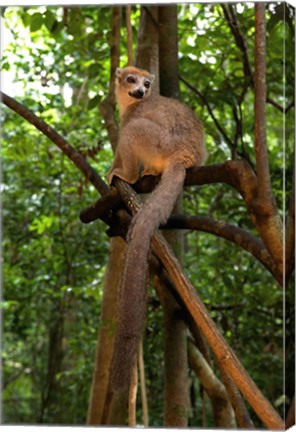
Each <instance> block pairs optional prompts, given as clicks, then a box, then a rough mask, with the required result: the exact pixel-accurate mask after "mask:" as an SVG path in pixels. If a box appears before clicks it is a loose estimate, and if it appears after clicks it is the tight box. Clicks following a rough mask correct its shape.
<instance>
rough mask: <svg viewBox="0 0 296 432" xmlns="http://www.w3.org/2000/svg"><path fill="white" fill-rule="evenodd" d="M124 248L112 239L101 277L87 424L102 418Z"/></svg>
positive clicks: (120, 242) (95, 423) (122, 243)
mask: <svg viewBox="0 0 296 432" xmlns="http://www.w3.org/2000/svg"><path fill="white" fill-rule="evenodd" d="M124 250H125V242H124V241H123V240H122V239H121V238H120V237H116V238H114V239H112V240H111V244H110V251H109V259H108V264H107V269H106V274H105V280H104V291H103V299H102V305H101V310H102V312H101V316H100V328H99V332H98V343H97V349H96V357H95V363H94V372H93V379H92V387H91V392H90V400H89V406H88V414H87V424H88V425H99V424H101V420H102V413H103V409H104V403H105V399H106V394H107V388H108V382H109V370H110V364H111V359H112V353H113V348H114V340H115V327H116V323H115V320H116V314H117V299H118V293H117V287H118V283H119V278H120V274H121V270H122V263H123V254H124ZM118 414H120V413H118ZM121 420H122V421H124V420H125V412H124V413H122V412H121ZM116 422H119V423H115V424H120V419H119V418H117V420H116Z"/></svg>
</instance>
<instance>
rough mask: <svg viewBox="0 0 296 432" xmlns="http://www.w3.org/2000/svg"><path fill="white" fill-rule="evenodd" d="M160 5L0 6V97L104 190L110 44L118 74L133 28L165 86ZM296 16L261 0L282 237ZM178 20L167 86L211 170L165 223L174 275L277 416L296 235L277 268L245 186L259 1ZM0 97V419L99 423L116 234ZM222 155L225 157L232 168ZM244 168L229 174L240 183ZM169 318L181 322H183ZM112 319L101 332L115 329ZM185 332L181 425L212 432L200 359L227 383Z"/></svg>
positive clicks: (152, 314) (194, 11) (149, 343)
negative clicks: (96, 407) (178, 271)
mask: <svg viewBox="0 0 296 432" xmlns="http://www.w3.org/2000/svg"><path fill="white" fill-rule="evenodd" d="M166 8H169V7H168V6H163V7H162V8H161V7H160V8H159V9H162V10H161V11H160V10H158V6H141V5H133V6H132V7H131V9H130V11H128V9H127V8H126V7H125V6H121V7H120V6H117V7H110V6H106V5H101V6H93V7H74V6H73V7H70V6H69V7H68V6H64V7H62V6H56V7H49V6H41V7H15V6H9V7H6V8H2V11H1V12H2V25H3V38H4V40H3V53H2V54H3V55H2V62H1V71H2V72H1V74H2V90H3V92H4V93H6V94H7V95H8V96H10V97H11V98H13V100H15V101H17V102H19V103H20V104H22V106H24V107H26V108H27V109H28V110H30V111H31V112H32V113H34V114H35V116H37V117H38V118H40V119H41V120H42V121H43V122H45V123H46V124H48V125H49V126H51V128H52V129H53V130H55V131H56V132H57V133H58V134H59V135H60V136H61V137H63V139H64V140H66V142H67V143H70V144H71V146H72V147H73V149H74V150H75V151H76V152H77V154H79V155H80V157H81V158H82V159H83V160H84V161H86V162H87V163H88V164H89V165H91V167H92V169H93V170H94V171H95V173H97V175H99V176H100V180H102V181H104V182H106V175H107V173H108V171H109V169H110V167H111V163H112V160H113V156H114V152H113V150H114V141H115V140H114V135H116V130H117V129H116V128H117V127H118V124H119V114H118V111H117V110H115V108H114V98H113V99H112V79H113V77H112V74H111V73H110V71H111V72H112V71H113V72H114V59H116V55H115V54H114V50H115V51H116V49H117V51H118V53H117V55H118V58H117V60H118V62H119V64H118V66H121V67H123V66H125V65H127V63H128V61H129V59H128V50H127V45H128V43H127V40H128V36H129V32H128V31H127V28H128V19H130V24H131V29H132V34H131V35H132V40H131V42H132V49H133V54H134V58H135V61H136V62H138V63H141V65H144V64H145V61H147V62H148V60H149V61H150V63H149V62H148V63H147V64H148V65H149V64H150V65H153V67H155V64H157V66H156V69H157V67H159V71H160V73H159V77H158V78H159V83H160V92H164V91H165V84H166V82H171V80H170V79H168V80H167V79H166V76H170V75H169V74H168V75H166V73H167V72H168V71H167V68H165V67H164V66H161V55H159V59H158V60H157V61H158V63H157V62H156V63H155V62H154V63H153V61H154V60H155V59H154V60H153V55H155V52H157V53H159V50H161V49H163V46H162V48H161V43H160V39H161V38H160V39H159V40H155V38H156V37H157V34H158V33H157V32H158V31H160V30H159V27H157V19H156V18H155V17H156V16H158V17H160V16H162V18H163V19H165V17H166V12H167V10H169V9H167V10H166ZM116 13H117V15H116ZM116 16H117V18H118V17H120V18H119V19H120V21H119V22H118V25H116V23H115V19H116ZM294 16H295V10H294V9H293V8H292V7H291V6H289V5H288V4H286V3H283V2H272V3H266V7H265V19H266V29H265V34H266V56H265V57H266V97H265V98H263V99H264V108H265V113H264V116H265V119H264V122H263V123H264V125H265V132H266V149H267V153H268V170H269V173H270V187H271V190H270V202H269V204H270V203H271V204H270V206H271V207H272V208H271V213H272V214H273V215H274V214H275V213H276V217H277V220H281V221H283V225H284V228H286V230H287V231H289V227H290V225H291V221H293V218H294V213H293V210H292V208H294V202H293V199H294V198H293V197H294V195H293V194H294V192H293V172H294V166H293V160H294V135H295V127H294V120H295V110H294V105H295V101H294V94H295V87H294V81H295V76H294V47H295V40H294V34H295V29H294V25H295V23H294ZM176 17H177V20H176V25H175V31H176V35H177V39H178V47H177V48H178V49H177V56H176V59H175V60H177V69H176V70H177V73H176V72H175V73H174V77H175V79H176V81H177V87H176V88H178V89H179V92H178V93H179V94H178V96H179V98H180V100H181V101H182V102H184V103H185V104H186V105H188V106H189V107H190V108H191V109H192V110H193V111H194V112H195V113H196V114H197V115H198V117H199V118H200V119H201V120H202V122H203V124H204V129H205V133H206V147H207V150H208V154H209V157H208V160H207V162H206V167H205V171H202V170H201V171H198V170H197V171H196V172H192V173H191V177H190V173H189V174H188V177H187V183H186V187H185V189H184V194H183V210H182V215H186V216H188V218H186V217H185V218H183V219H182V218H181V219H180V220H179V221H178V220H177V218H176V219H175V221H174V220H173V218H172V220H171V224H172V225H171V228H176V227H177V228H178V227H179V228H180V227H181V228H183V230H182V233H183V241H184V251H183V258H182V260H183V268H184V271H185V273H186V274H187V276H188V278H189V279H190V281H191V283H192V285H193V286H194V287H195V288H196V291H197V292H198V295H199V297H200V298H201V299H202V301H203V303H204V304H205V305H206V307H207V310H208V312H209V315H210V317H211V318H212V319H213V320H214V322H215V324H216V326H217V327H218V328H219V330H220V331H221V333H222V334H223V336H224V338H225V339H226V341H227V342H228V344H229V345H230V346H231V348H232V349H233V350H234V352H235V353H236V355H237V357H238V358H239V359H240V362H241V363H242V364H243V366H244V368H245V369H246V370H247V371H248V373H249V375H250V376H251V377H252V379H253V380H254V382H255V383H256V385H257V386H258V388H259V389H260V390H261V392H262V393H263V394H264V396H265V398H266V399H267V400H268V401H269V402H270V403H271V405H272V406H273V407H274V408H275V410H276V411H277V412H278V413H279V415H280V416H281V417H282V418H286V416H287V413H288V409H289V407H290V405H291V403H292V400H293V396H294V387H293V385H294V384H293V383H294V372H293V371H294V349H295V347H294V335H293V328H294V323H293V320H294V290H293V276H294V269H293V262H294V252H293V250H290V249H289V244H290V243H291V244H294V242H293V238H292V233H291V237H287V240H286V245H287V250H286V253H287V256H286V260H287V261H286V262H284V264H286V266H285V265H283V262H282V263H280V262H279V261H280V258H279V255H281V254H280V253H277V250H276V249H277V248H276V247H275V246H274V245H273V244H272V240H271V237H272V235H271V234H270V233H273V231H272V230H271V231H270V232H268V233H266V232H265V228H266V225H267V223H266V220H267V219H264V218H263V219H262V217H261V218H260V215H261V216H262V214H261V213H260V211H262V209H260V208H259V207H260V205H259V206H257V207H255V206H253V207H252V203H251V200H250V199H249V195H248V194H249V193H251V192H250V191H249V190H248V189H247V187H246V180H247V183H248V182H251V181H254V182H255V180H254V179H255V177H256V174H258V183H259V186H260V175H259V173H260V170H259V163H258V160H259V159H258V154H257V153H258V151H257V150H256V148H257V147H256V145H254V143H255V142H256V133H257V131H258V129H259V127H260V126H258V124H257V126H256V118H255V114H256V113H255V110H256V109H254V105H256V101H257V100H258V97H257V99H256V94H257V95H258V94H259V91H260V89H259V90H258V88H257V90H256V74H255V69H256V68H257V66H256V65H257V63H256V62H257V58H256V52H258V51H256V46H255V33H256V32H255V14H254V3H251V2H247V3H235V4H231V5H229V4H226V3H225V4H222V3H221V4H218V3H215V4H210V3H209V4H199V3H192V4H186V3H182V4H179V5H178V6H176ZM145 19H146V21H145ZM149 19H150V22H149ZM159 19H160V18H159ZM153 25H154V26H156V27H153ZM149 26H150V27H149ZM151 26H152V27H151ZM153 28H157V31H156V30H153ZM116 29H117V38H118V39H117V41H118V43H117V45H114V37H115V35H114V32H115V30H116ZM173 30H174V29H173ZM164 37H165V36H163V38H164ZM163 40H165V42H167V39H163ZM147 41H148V42H147ZM145 43H146V44H147V43H149V45H148V51H147V47H146V48H145ZM152 47H153V49H152ZM155 47H156V48H155ZM154 48H155V49H156V51H155V49H154ZM145 49H146V51H145ZM164 49H165V48H164ZM164 52H165V51H164ZM170 56H171V58H172V57H173V55H172V54H170V53H168V57H170ZM163 57H165V56H164V55H163ZM164 60H165V59H164ZM115 63H116V62H115ZM143 67H144V66H143ZM145 67H146V68H148V66H145ZM161 68H162V69H161ZM157 70H158V69H157ZM256 70H257V69H256ZM110 83H111V85H110ZM113 90H114V89H113ZM168 91H170V90H168ZM108 95H109V96H110V98H111V99H110V100H111V105H112V104H113V105H112V110H113V111H112V113H111V114H112V118H111V120H112V122H113V123H112V122H111V127H110V123H108V121H106V119H107V120H108V119H109V120H110V117H108V118H107V117H106V107H107V105H106V104H105V105H104V102H105V101H106V98H107V96H108ZM259 99H260V98H259ZM108 101H109V99H108ZM265 101H266V104H265ZM3 102H4V103H2V104H1V124H2V148H1V155H2V160H3V164H2V179H1V192H2V220H3V222H2V224H3V234H2V244H3V246H2V248H3V256H4V259H3V263H2V273H3V276H2V278H3V291H2V311H3V329H2V330H3V344H2V364H3V390H2V406H3V410H2V415H3V418H2V422H3V423H5V424H13V423H20V424H65V425H66V424H67V425H80V424H85V423H86V421H87V418H88V423H89V424H92V423H91V421H90V420H89V419H90V416H91V414H90V412H91V408H90V405H91V403H90V400H92V398H93V397H94V394H93V393H92V392H94V387H93V386H92V382H93V380H94V379H95V378H94V368H95V359H96V350H98V348H97V339H98V332H99V334H100V332H102V330H104V326H105V325H106V322H104V321H103V320H102V314H104V311H103V308H104V307H105V306H104V304H105V303H104V301H105V300H104V301H103V298H104V292H105V290H106V277H107V276H106V274H107V275H108V271H109V276H108V277H110V261H109V260H108V256H109V254H110V237H109V235H108V233H109V234H110V232H109V231H110V227H108V225H106V223H104V222H106V220H104V219H103V220H104V222H103V221H102V220H97V221H95V222H93V223H89V224H83V223H81V221H80V219H79V214H80V213H81V211H82V210H83V209H85V208H87V207H89V206H93V204H94V203H95V202H96V200H98V199H99V198H100V195H99V193H98V188H97V187H96V186H95V185H94V183H92V182H91V181H90V176H89V177H87V176H86V175H85V173H83V172H82V171H81V170H79V169H77V164H76V165H75V161H74V163H73V158H74V159H75V158H76V156H75V157H73V158H72V160H71V159H70V158H69V155H67V154H66V152H65V151H61V150H60V149H59V148H58V146H57V145H56V143H55V142H54V141H53V140H52V139H50V137H49V136H48V135H46V132H44V133H41V132H40V130H37V129H36V127H35V126H36V122H35V123H34V121H30V120H28V119H27V120H25V119H24V117H23V116H22V114H21V115H18V114H17V109H11V108H12V106H10V107H9V101H8V99H5V98H4V97H3ZM102 107H103V108H102ZM104 107H105V108H104ZM19 114H20V112H19ZM257 120H258V119H257ZM257 123H258V121H257ZM112 128H113V129H112ZM112 131H113V135H112ZM256 152H257V153H256ZM75 160H77V158H76V159H75ZM226 161H228V162H230V163H229V164H228V165H227V164H226V165H225V163H226ZM236 164H237V165H236ZM243 164H245V165H243ZM236 166H237V167H239V168H237V172H236V173H235V172H234V171H233V172H232V171H231V169H233V170H234V169H236V168H235V167H236ZM246 166H247V169H246V170H245V171H244V169H245V168H244V167H246ZM211 167H213V169H212V171H209V170H210V168H211ZM227 167H228V168H227ZM233 167H234V168H233ZM241 167H243V168H241ZM207 168H208V169H209V170H208V171H207ZM227 169H229V170H230V171H227ZM240 169H242V171H240ZM219 170H220V171H219ZM241 172H242V173H243V174H244V176H245V177H243V176H242V175H241ZM227 173H228V174H227ZM227 176H228V177H227ZM236 176H237V177H236ZM209 178H211V180H209ZM204 179H206V180H204ZM216 179H218V180H217V181H216ZM261 180H262V178H261ZM263 182H264V179H263ZM252 184H253V183H252ZM254 184H255V183H254ZM233 186H235V187H233ZM259 186H258V191H259V192H260V187H259ZM104 187H105V186H102V188H103V189H104ZM259 198H260V199H261V198H262V197H261V195H260V194H259ZM259 201H260V200H259ZM262 202H263V203H264V202H265V201H264V199H263V200H262ZM257 204H258V203H257ZM259 204H260V203H259ZM268 210H269V209H268ZM256 212H258V213H256ZM267 213H268V212H267ZM190 216H192V217H194V220H191V221H190V220H189V219H190ZM169 222H170V221H169ZM178 223H179V224H180V226H178ZM174 224H175V225H174ZM182 224H183V225H182ZM271 225H272V224H271ZM271 228H272V227H271ZM108 229H109V231H107V230H108ZM113 229H114V227H113ZM227 229H228V231H227ZM234 230H237V231H234ZM111 231H112V227H111ZM279 231H280V230H279ZM246 233H247V235H248V237H244V235H245V234H246ZM288 234H289V233H288ZM113 235H114V233H113ZM284 235H285V232H284ZM114 239H117V237H113V238H112V240H111V253H112V242H113V241H114ZM290 239H292V240H290ZM258 242H259V243H258ZM282 243H283V242H282ZM284 243H285V242H284ZM256 245H257V246H256ZM255 246H256V247H257V249H256V247H255ZM113 247H114V243H113ZM292 248H293V246H292ZM256 251H257V252H256ZM119 261H120V255H118V262H119ZM291 263H292V264H291ZM108 269H109V270H108ZM285 271H286V273H285ZM111 276H112V275H111ZM113 276H114V274H113ZM156 286H157V285H156ZM159 292H160V291H159V289H158V288H157V289H156V290H155V289H154V288H153V283H151V287H150V289H149V295H148V308H147V323H146V328H145V335H144V339H143V349H144V361H145V375H146V379H145V380H146V387H147V400H148V402H147V404H148V407H149V426H150V427H157V426H161V425H163V424H164V417H165V415H164V410H166V409H167V408H165V409H164V405H165V401H166V400H167V399H166V398H167V395H166V393H164V392H163V387H164V378H163V376H164V372H163V370H164V368H165V364H166V361H165V358H166V357H165V356H166V355H165V354H164V340H166V332H168V330H167V329H166V327H165V326H166V324H165V325H164V317H166V316H167V315H166V312H164V310H163V303H162V302H163V297H162V295H159ZM283 305H284V308H283ZM182 314H184V311H182ZM180 315H181V313H180ZM103 316H105V315H103ZM178 319H179V321H181V320H182V321H183V320H184V321H186V317H184V316H183V315H182V318H180V316H179V317H178ZM111 321H112V320H111ZM111 321H110V322H108V323H107V324H108V326H109V327H108V331H109V333H110V334H113V333H114V325H115V324H114V322H113V321H112V322H111ZM191 330H192V329H191ZM193 333H194V332H192V333H190V334H189V331H188V330H187V329H186V331H185V333H184V334H185V339H186V340H187V339H188V342H186V350H188V353H187V351H186V358H187V359H188V364H187V362H186V365H185V366H186V374H187V375H188V376H187V378H188V383H187V384H186V385H187V387H186V389H185V390H186V392H188V401H186V403H185V405H186V409H188V410H187V411H188V412H187V411H186V423H187V424H188V426H192V427H215V426H219V425H220V427H221V423H220V424H219V423H218V424H217V421H218V420H217V413H216V412H215V404H214V403H213V395H212V394H211V392H209V391H208V389H207V387H206V385H205V383H204V382H203V381H202V379H201V377H200V376H198V373H197V372H196V368H195V366H196V364H197V363H196V361H197V356H198V355H200V357H198V358H199V359H201V360H200V361H203V360H204V359H206V360H207V361H208V363H209V365H210V367H211V368H212V370H213V372H214V374H215V375H216V377H217V379H219V380H220V381H221V382H222V381H224V378H225V377H223V374H222V373H221V370H220V369H219V365H218V364H217V362H215V356H214V355H213V353H212V352H211V351H209V349H208V348H207V349H206V350H205V351H202V350H201V347H200V346H198V348H199V349H198V350H196V347H195V346H194V348H192V346H191V344H193V340H194V337H193V336H192V335H193ZM284 334H285V341H284V339H283V338H284ZM195 343H196V340H195ZM97 352H98V351H97ZM206 353H208V358H207V354H206ZM285 356H286V357H285ZM285 361H286V366H285ZM202 364H203V365H204V363H202ZM194 365H195V366H194ZM200 367H201V366H200ZM203 367H205V366H203ZM205 370H206V369H205ZM283 370H285V376H284V375H283ZM90 395H92V396H90ZM142 398H143V395H142ZM141 402H143V400H142V401H141V397H139V398H138V401H137V407H136V411H137V424H143V421H142V411H143V407H142V404H141ZM246 410H247V411H248V412H249V415H250V419H251V420H250V421H251V422H252V424H253V425H254V426H255V427H263V426H264V422H263V420H262V418H259V417H258V416H257V415H256V414H255V413H254V411H253V409H252V407H250V405H249V404H248V403H246ZM167 418H168V416H167ZM167 422H168V420H167ZM94 424H96V423H95V422H94ZM97 424H98V423H97Z"/></svg>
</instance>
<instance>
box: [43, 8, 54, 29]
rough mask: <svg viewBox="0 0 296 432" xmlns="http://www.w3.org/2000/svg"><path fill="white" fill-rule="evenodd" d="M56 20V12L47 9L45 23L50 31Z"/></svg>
mask: <svg viewBox="0 0 296 432" xmlns="http://www.w3.org/2000/svg"><path fill="white" fill-rule="evenodd" d="M55 22H56V16H55V14H53V13H52V12H51V11H50V10H47V11H46V12H45V20H44V24H45V26H46V28H47V29H48V30H49V31H51V30H52V28H53V25H54V24H55Z"/></svg>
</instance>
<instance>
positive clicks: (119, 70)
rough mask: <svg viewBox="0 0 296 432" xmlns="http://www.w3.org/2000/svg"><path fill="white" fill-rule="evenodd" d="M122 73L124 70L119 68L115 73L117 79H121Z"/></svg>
mask: <svg viewBox="0 0 296 432" xmlns="http://www.w3.org/2000/svg"><path fill="white" fill-rule="evenodd" d="M121 73H122V69H120V68H119V67H118V68H116V71H115V76H116V78H120V77H121Z"/></svg>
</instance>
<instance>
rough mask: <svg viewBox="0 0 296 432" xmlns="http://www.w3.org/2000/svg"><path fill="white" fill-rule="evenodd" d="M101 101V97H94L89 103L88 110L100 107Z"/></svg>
mask: <svg viewBox="0 0 296 432" xmlns="http://www.w3.org/2000/svg"><path fill="white" fill-rule="evenodd" d="M100 100H101V96H99V95H97V96H95V97H93V98H92V99H90V101H89V102H88V107H87V109H88V110H92V109H93V108H95V107H96V106H98V104H99V102H100Z"/></svg>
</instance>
